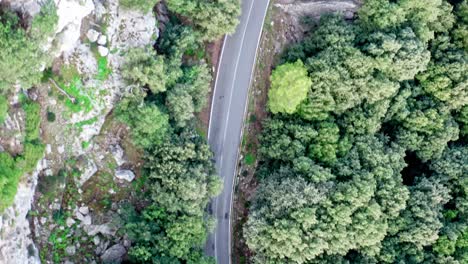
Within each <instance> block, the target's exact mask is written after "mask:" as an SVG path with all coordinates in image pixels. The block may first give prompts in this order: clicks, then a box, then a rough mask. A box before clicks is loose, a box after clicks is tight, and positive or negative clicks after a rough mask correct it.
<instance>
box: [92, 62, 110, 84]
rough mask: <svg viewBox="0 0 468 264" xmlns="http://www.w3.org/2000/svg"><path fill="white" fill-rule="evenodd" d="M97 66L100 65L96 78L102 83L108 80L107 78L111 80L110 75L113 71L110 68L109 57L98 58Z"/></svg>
mask: <svg viewBox="0 0 468 264" xmlns="http://www.w3.org/2000/svg"><path fill="white" fill-rule="evenodd" d="M97 65H98V72H97V74H96V76H95V78H96V79H97V80H100V81H105V80H107V78H109V75H110V74H111V73H112V69H111V68H109V63H108V61H107V57H102V56H98V59H97Z"/></svg>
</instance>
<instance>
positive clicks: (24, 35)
mask: <svg viewBox="0 0 468 264" xmlns="http://www.w3.org/2000/svg"><path fill="white" fill-rule="evenodd" d="M0 16H1V17H0V58H2V59H1V60H0V91H1V90H9V89H11V87H12V86H13V85H15V84H19V85H21V86H22V87H24V88H29V87H31V86H32V85H34V84H36V83H39V82H40V80H41V77H42V69H41V68H42V67H43V66H44V64H47V63H48V62H49V56H48V54H47V53H46V52H45V51H44V50H43V48H42V44H43V42H44V41H45V40H46V39H47V36H48V35H49V33H51V32H52V31H53V28H54V27H55V24H56V22H57V18H58V17H57V14H56V12H55V6H54V4H53V2H52V1H49V2H47V3H46V4H45V5H44V6H43V8H42V10H41V12H40V13H39V15H38V16H36V17H35V18H34V19H33V22H32V25H31V27H30V28H29V31H26V30H24V29H23V28H22V26H21V21H20V18H19V17H18V16H17V15H16V14H13V13H10V12H4V13H1V14H0Z"/></svg>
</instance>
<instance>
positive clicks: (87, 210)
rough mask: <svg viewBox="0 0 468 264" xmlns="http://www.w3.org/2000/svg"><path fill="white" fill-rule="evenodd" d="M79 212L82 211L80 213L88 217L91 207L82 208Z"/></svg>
mask: <svg viewBox="0 0 468 264" xmlns="http://www.w3.org/2000/svg"><path fill="white" fill-rule="evenodd" d="M78 211H80V213H82V214H83V215H87V214H89V207H88V206H82V207H80V208H79V209H78Z"/></svg>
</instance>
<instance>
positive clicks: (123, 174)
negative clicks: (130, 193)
mask: <svg viewBox="0 0 468 264" xmlns="http://www.w3.org/2000/svg"><path fill="white" fill-rule="evenodd" d="M115 177H116V178H117V179H120V180H126V181H128V182H131V181H133V179H135V173H133V171H131V170H116V171H115Z"/></svg>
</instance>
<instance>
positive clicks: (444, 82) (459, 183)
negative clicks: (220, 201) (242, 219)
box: [243, 0, 468, 263]
mask: <svg viewBox="0 0 468 264" xmlns="http://www.w3.org/2000/svg"><path fill="white" fill-rule="evenodd" d="M467 11H468V4H467V2H466V1H451V2H450V3H449V2H447V1H440V0H432V1H425V2H420V1H387V0H367V1H364V5H363V6H362V8H361V9H360V11H359V12H358V14H357V19H356V20H354V21H353V22H352V23H350V22H349V21H345V20H344V19H343V18H342V17H341V16H340V15H327V16H323V17H322V19H321V21H320V24H319V25H318V27H317V28H316V30H314V31H313V32H311V33H309V35H307V36H306V37H305V39H304V40H303V41H302V42H300V43H298V44H296V45H294V46H292V47H291V48H289V49H288V50H287V51H286V52H285V53H284V56H283V60H282V62H281V64H280V65H279V66H278V67H277V68H276V69H275V70H274V71H273V73H272V76H271V88H270V91H269V94H268V95H269V102H268V109H269V111H270V112H271V117H270V118H269V119H268V120H266V121H265V122H264V124H263V133H262V135H261V137H260V147H259V151H258V152H259V157H258V164H259V165H258V167H257V171H256V175H257V178H258V179H259V181H260V184H259V187H258V189H257V192H256V196H255V198H254V200H253V202H252V205H251V207H250V212H249V217H248V221H247V222H246V224H245V225H244V232H243V233H244V236H245V239H246V244H247V246H248V247H249V250H250V251H251V252H252V253H253V254H254V257H253V262H254V263H466V262H467V261H468V255H467V252H468V248H467V241H468V240H467V238H468V225H467V224H468V223H467V219H468V218H467V215H466V203H467V200H466V199H467V189H466V186H467V176H468V167H467V164H468V160H467V157H468V147H467V145H466V144H467V141H466V140H467V134H466V120H467V119H466V116H467V115H466V112H467V110H466V109H467V107H468V106H467V105H468V101H467V98H468V89H467V81H468V80H467V77H468V75H467V72H468V71H467V70H468V66H467V65H468V64H467V62H468V61H467V58H468V57H467V51H468V50H467V45H466V39H467V35H466V27H467V23H468V20H467ZM304 71H306V74H303V72H304ZM278 76H281V77H283V78H278ZM289 76H296V77H293V78H288V77H289ZM304 89H306V92H304ZM291 98H292V99H291Z"/></svg>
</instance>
